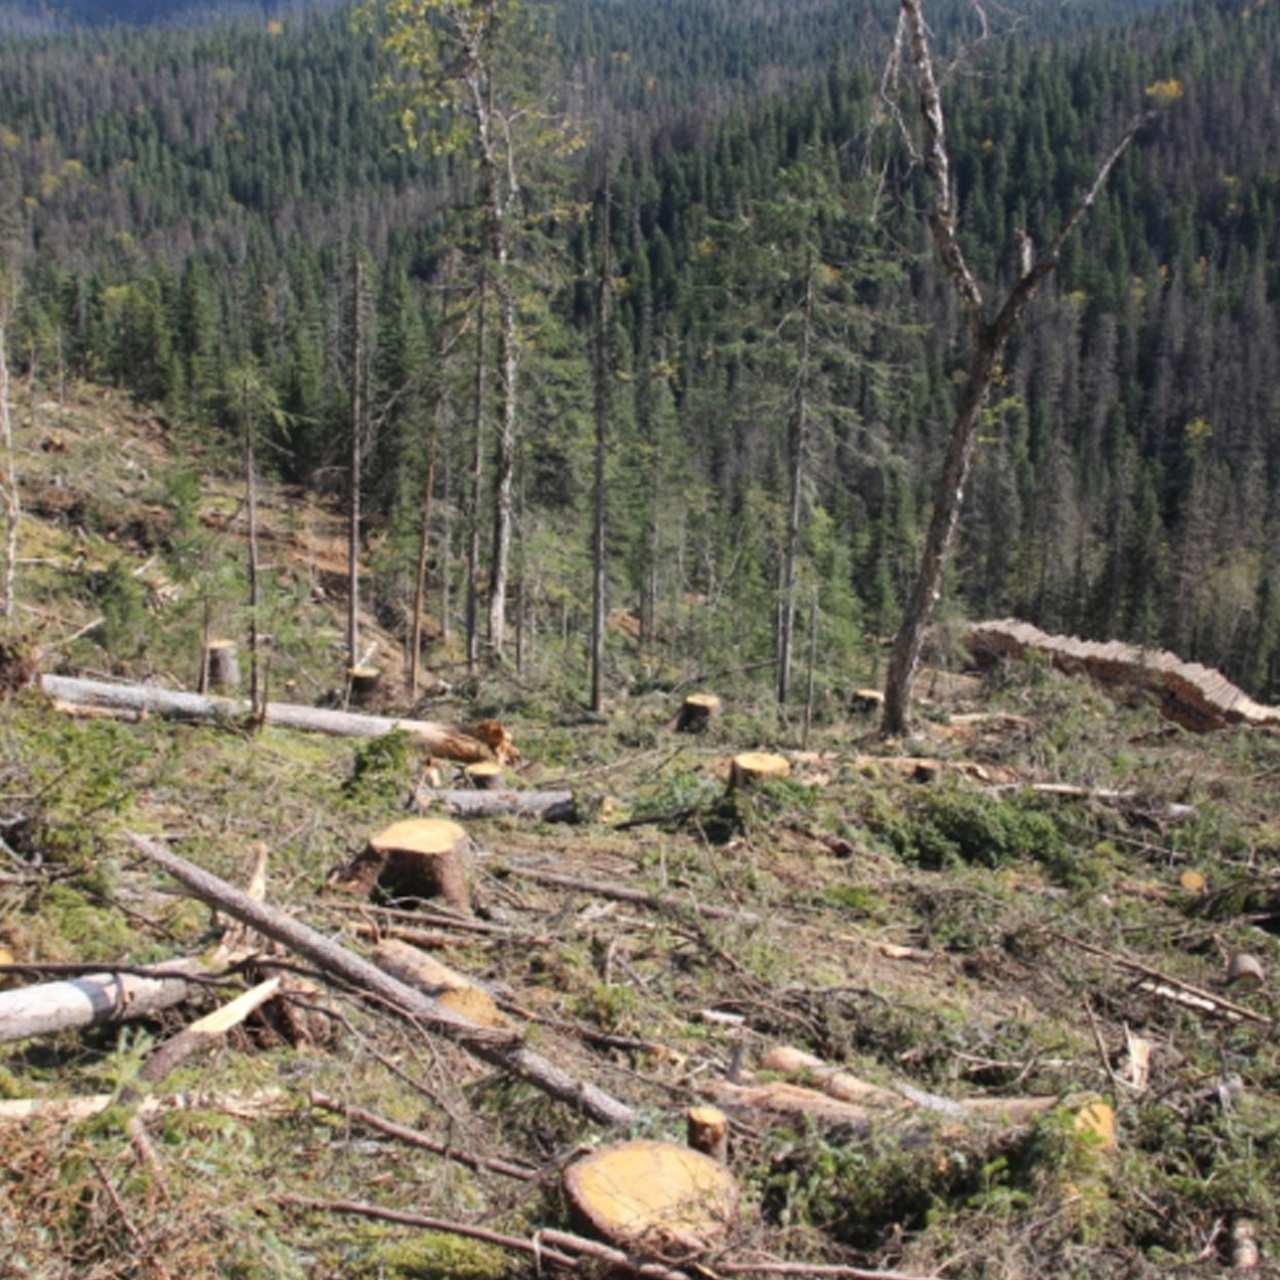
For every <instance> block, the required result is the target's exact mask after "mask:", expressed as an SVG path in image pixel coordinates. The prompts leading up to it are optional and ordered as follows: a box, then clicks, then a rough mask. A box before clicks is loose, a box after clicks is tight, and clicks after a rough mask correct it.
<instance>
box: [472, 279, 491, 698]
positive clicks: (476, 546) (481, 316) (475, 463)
mask: <svg viewBox="0 0 1280 1280" xmlns="http://www.w3.org/2000/svg"><path fill="white" fill-rule="evenodd" d="M488 319H489V315H488V276H487V275H486V274H485V272H484V270H483V268H482V269H481V274H480V296H479V298H478V299H477V302H476V382H475V441H474V451H473V453H472V461H471V495H470V500H469V504H468V505H469V507H470V510H469V512H468V520H467V669H468V671H470V672H472V673H474V672H475V669H476V663H477V662H478V661H479V660H480V499H481V495H482V494H483V492H484V416H485V409H486V404H485V391H486V389H487V385H488V379H487V377H486V374H487V370H486V369H485V361H486V360H487V359H488V354H489V353H488V342H487V339H488V336H489V334H488V328H489V326H488Z"/></svg>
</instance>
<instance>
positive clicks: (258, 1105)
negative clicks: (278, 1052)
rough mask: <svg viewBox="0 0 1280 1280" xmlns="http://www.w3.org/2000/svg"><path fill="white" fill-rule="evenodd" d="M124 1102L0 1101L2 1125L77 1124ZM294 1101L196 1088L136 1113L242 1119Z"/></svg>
mask: <svg viewBox="0 0 1280 1280" xmlns="http://www.w3.org/2000/svg"><path fill="white" fill-rule="evenodd" d="M119 1101H120V1097H119V1095H118V1094H115V1093H94V1094H90V1095H89V1096H88V1097H84V1098H13V1099H7V1100H4V1101H0V1125H3V1124H20V1123H22V1122H23V1121H25V1120H54V1121H57V1122H59V1123H61V1124H75V1123H78V1122H79V1121H81V1120H88V1119H91V1118H92V1117H93V1116H99V1115H101V1114H102V1113H103V1112H104V1111H106V1110H107V1108H108V1107H114V1106H115V1105H116V1104H117V1103H118V1102H119ZM293 1108H294V1101H293V1099H292V1098H291V1097H290V1095H289V1094H287V1093H285V1091H284V1090H283V1089H258V1090H256V1091H255V1092H253V1093H219V1092H216V1091H214V1090H204V1091H200V1090H194V1091H190V1092H186V1093H174V1094H170V1095H168V1096H167V1097H157V1096H155V1095H154V1094H153V1095H152V1096H151V1097H148V1098H143V1099H142V1100H141V1101H140V1102H139V1103H138V1105H137V1108H136V1110H135V1112H134V1114H135V1115H136V1116H137V1117H139V1118H140V1119H144V1120H145V1119H148V1118H149V1117H151V1116H155V1115H163V1114H164V1113H165V1112H168V1111H219V1112H221V1113H222V1114H223V1115H228V1116H234V1117H235V1118H236V1119H238V1120H253V1119H256V1118H257V1117H259V1116H266V1115H283V1114H284V1113H285V1112H288V1111H292V1110H293Z"/></svg>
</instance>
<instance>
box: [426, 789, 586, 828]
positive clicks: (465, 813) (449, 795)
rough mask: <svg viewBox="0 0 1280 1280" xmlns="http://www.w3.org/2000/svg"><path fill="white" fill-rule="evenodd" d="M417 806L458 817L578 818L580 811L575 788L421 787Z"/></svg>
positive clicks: (561, 819)
mask: <svg viewBox="0 0 1280 1280" xmlns="http://www.w3.org/2000/svg"><path fill="white" fill-rule="evenodd" d="M413 803H414V806H415V808H417V809H419V810H422V809H430V808H433V807H439V808H441V809H444V810H445V812H446V813H450V814H452V815H453V816H454V817H457V818H505V817H513V818H530V819H533V820H534V821H536V822H577V821H578V819H579V817H580V814H579V811H578V802H577V800H576V799H575V798H574V794H573V792H572V791H512V790H511V789H510V788H503V789H502V790H499V791H481V790H477V791H462V790H437V789H435V788H433V787H419V788H418V790H417V791H416V792H415V793H414V797H413Z"/></svg>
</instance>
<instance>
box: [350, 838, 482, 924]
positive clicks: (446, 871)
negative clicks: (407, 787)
mask: <svg viewBox="0 0 1280 1280" xmlns="http://www.w3.org/2000/svg"><path fill="white" fill-rule="evenodd" d="M470 849H471V840H470V838H469V837H468V835H467V833H466V831H465V830H464V829H463V828H462V827H460V826H459V825H458V824H457V823H456V822H449V821H448V820H447V819H445V818H409V819H406V820H405V821H404V822H397V823H395V824H394V825H393V826H390V827H388V828H387V829H386V830H385V831H381V832H379V833H378V834H377V835H376V836H373V837H371V838H370V840H369V846H368V848H367V849H365V851H364V852H363V853H362V854H360V855H359V857H357V858H356V860H355V861H354V862H353V863H352V864H351V866H350V868H349V869H348V870H347V872H346V874H345V875H343V876H342V878H341V883H342V884H343V885H345V886H346V887H348V888H351V889H356V890H358V891H360V892H363V893H372V892H373V890H374V888H375V887H376V888H378V889H381V890H382V892H383V893H385V894H387V895H388V896H389V897H392V898H443V899H444V900H445V902H447V903H448V904H449V905H450V906H451V907H456V908H457V909H458V910H459V911H464V912H469V911H470V910H471V898H470V893H469V891H468V887H467V862H468V855H469V853H470Z"/></svg>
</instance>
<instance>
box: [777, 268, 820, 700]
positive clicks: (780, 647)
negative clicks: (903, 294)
mask: <svg viewBox="0 0 1280 1280" xmlns="http://www.w3.org/2000/svg"><path fill="white" fill-rule="evenodd" d="M813 272H814V263H813V255H812V253H811V254H810V255H809V260H808V262H807V263H806V265H805V282H804V330H803V333H802V334H801V338H800V367H799V369H797V371H796V401H795V411H794V413H793V414H792V418H791V497H790V501H789V503H788V504H787V546H786V551H785V553H784V556H783V564H782V599H781V600H780V602H779V607H778V644H777V652H778V702H779V703H785V702H786V701H787V698H788V696H789V695H790V691H791V668H792V664H793V661H794V655H795V629H796V578H797V566H798V563H799V559H800V513H801V510H802V509H803V506H804V465H805V456H806V454H807V453H808V451H809V364H810V356H811V351H812V344H813Z"/></svg>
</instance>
